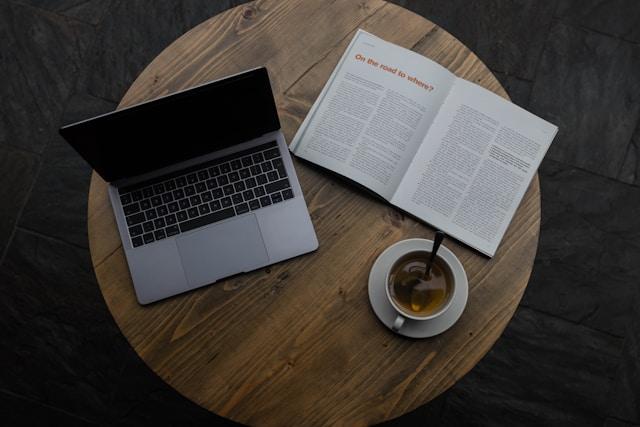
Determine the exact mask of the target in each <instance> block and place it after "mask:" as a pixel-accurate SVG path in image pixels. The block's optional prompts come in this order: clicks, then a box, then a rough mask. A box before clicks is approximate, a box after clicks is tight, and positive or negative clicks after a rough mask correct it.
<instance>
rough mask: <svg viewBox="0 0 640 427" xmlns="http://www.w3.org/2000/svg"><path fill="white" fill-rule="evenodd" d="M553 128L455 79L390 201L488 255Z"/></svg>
mask: <svg viewBox="0 0 640 427" xmlns="http://www.w3.org/2000/svg"><path fill="white" fill-rule="evenodd" d="M557 130H558V128H557V127H556V126H554V125H552V124H551V123H548V122H546V121H544V120H542V119H541V118H539V117H536V116H535V115H533V114H531V113H529V112H527V111H525V110H523V109H522V108H520V107H518V106H516V105H514V104H512V103H510V102H508V101H506V100H504V99H502V98H500V97H499V96H497V95H495V94H494V93H492V92H489V91H488V90H486V89H483V88H481V87H480V86H478V85H475V84H473V83H470V82H468V81H466V80H463V79H457V80H456V82H455V84H454V86H453V88H452V90H451V93H450V94H449V96H448V98H447V99H446V101H445V103H444V105H443V106H442V108H441V110H440V112H439V113H438V116H437V117H436V119H435V121H434V123H433V125H432V126H431V128H430V129H429V132H428V133H427V136H426V137H425V139H424V142H423V143H422V145H421V147H420V149H419V150H418V152H417V153H416V156H415V158H414V159H413V162H412V163H411V165H410V166H409V168H408V170H407V172H406V174H405V176H404V178H403V180H402V182H401V184H400V186H399V187H398V190H397V191H396V194H395V195H394V197H393V199H392V200H391V202H392V203H393V204H395V205H396V206H398V207H400V208H401V209H404V210H406V211H407V212H409V213H411V214H413V215H415V216H417V217H419V218H421V219H424V220H425V221H427V222H429V223H430V224H432V225H433V226H435V227H437V228H439V229H441V230H443V231H444V232H446V233H448V234H450V235H452V236H453V237H456V238H457V239H459V240H461V241H462V242H464V243H466V244H468V245H469V246H471V247H473V248H475V249H477V250H479V251H480V252H483V253H484V254H486V255H489V256H493V255H494V254H495V251H496V249H497V248H498V245H499V244H500V241H501V240H502V237H503V235H504V233H505V231H506V229H507V227H508V225H509V223H510V222H511V219H512V218H513V215H514V214H515V211H516V209H517V207H518V205H519V204H520V200H521V199H522V197H523V195H524V193H525V191H526V190H527V187H528V186H529V183H530V182H531V179H532V178H533V175H534V174H535V172H536V170H537V168H538V166H539V165H540V162H541V161H542V158H543V157H544V155H545V153H546V152H547V149H548V148H549V145H550V144H551V141H552V140H553V138H554V136H555V134H556V132H557Z"/></svg>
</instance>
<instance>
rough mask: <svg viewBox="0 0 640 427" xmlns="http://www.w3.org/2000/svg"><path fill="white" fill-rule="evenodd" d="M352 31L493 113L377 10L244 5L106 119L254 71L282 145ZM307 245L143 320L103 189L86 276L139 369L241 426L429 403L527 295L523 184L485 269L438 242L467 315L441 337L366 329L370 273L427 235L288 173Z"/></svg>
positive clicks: (321, 180)
mask: <svg viewBox="0 0 640 427" xmlns="http://www.w3.org/2000/svg"><path fill="white" fill-rule="evenodd" d="M358 28H363V29H364V30H366V31H369V32H371V33H373V34H375V35H377V36H379V37H382V38H383V39H386V40H388V41H390V42H393V43H396V44H399V45H401V46H404V47H407V48H410V49H412V50H414V51H416V52H419V53H421V54H423V55H425V56H427V57H429V58H431V59H433V60H435V61H437V62H439V63H440V64H442V65H443V66H445V67H447V68H448V69H449V70H451V71H452V72H454V73H455V74H456V75H458V76H460V77H464V78H466V79H468V80H471V81H473V82H476V83H478V84H480V85H482V86H484V87H485V88H487V89H489V90H492V91H494V92H495V93H497V94H499V95H501V96H503V97H505V98H507V94H506V93H505V91H504V89H503V88H502V87H501V86H500V84H499V83H498V81H497V80H496V79H495V77H494V76H493V74H492V73H491V72H490V71H489V70H488V69H487V67H486V66H485V65H484V64H483V63H482V62H481V61H480V60H479V59H478V58H477V57H476V56H475V55H474V54H473V53H472V52H471V51H469V49H467V48H466V47H465V46H464V45H463V44H462V43H460V42H459V41H458V40H456V39H455V38H454V37H453V36H451V35H450V34H448V33H447V32H446V31H444V30H442V29H441V28H439V27H438V26H436V25H435V24H433V23H431V22H429V21H428V20H426V19H424V18H422V17H419V16H418V15H415V14H413V13H411V12H409V11H407V10H405V9H402V8H400V7H398V6H395V5H393V4H390V3H386V2H384V1H382V0H365V1H358V2H353V1H348V0H338V1H336V2H325V1H323V0H290V1H282V0H272V1H257V2H253V3H249V4H246V5H243V6H238V7H236V8H234V9H231V10H229V11H227V12H225V13H222V14H220V15H217V16H214V17H213V18H211V19H209V20H207V21H205V22H203V23H202V24H200V25H199V26H197V27H195V28H194V29H192V30H191V31H189V32H188V33H186V34H185V35H183V36H182V37H181V38H179V39H178V40H176V41H175V42H174V43H173V44H171V45H170V46H169V47H168V48H167V49H165V50H164V51H163V52H162V53H161V54H160V55H158V57H157V58H156V59H155V60H154V61H153V62H152V63H151V64H150V65H149V66H148V67H147V68H146V69H145V70H144V72H143V73H142V74H141V75H140V76H139V77H138V79H137V80H136V81H135V82H134V83H133V85H132V86H131V88H130V89H129V91H128V92H127V94H126V95H125V96H124V98H123V100H122V102H121V103H120V107H123V106H127V105H131V104H134V103H137V102H140V101H144V100H147V99H151V98H154V97H157V96H160V95H165V94H167V93H170V92H174V91H177V90H180V89H184V88H188V87H190V86H193V85H196V84H199V83H202V82H206V81H209V80H213V79H217V78H220V77H223V76H225V75H229V74H233V73H236V72H239V71H242V70H245V69H249V68H252V67H257V66H261V65H266V66H267V67H268V69H269V72H270V75H271V78H272V85H273V89H274V92H275V97H276V101H277V105H278V110H279V114H280V119H281V122H282V125H283V131H284V134H285V136H286V138H287V140H288V141H291V139H292V138H293V135H294V134H295V131H296V130H297V128H298V126H299V125H300V123H301V122H302V120H303V118H304V117H305V115H306V113H307V111H308V110H309V108H310V107H311V105H312V103H313V102H314V100H315V99H316V97H317V95H318V94H319V92H320V90H321V89H322V87H323V85H324V84H325V82H326V80H327V78H328V77H329V74H330V73H331V71H332V70H333V69H334V67H335V65H336V64H337V62H338V59H339V58H340V56H341V55H342V53H343V52H344V50H345V48H346V46H347V44H348V43H349V41H350V40H351V38H352V37H353V35H354V34H355V31H356V30H357V29H358ZM294 163H295V167H296V171H297V173H298V176H299V179H300V183H301V185H302V189H303V192H304V196H305V199H306V201H307V205H308V207H309V211H310V213H311V218H312V221H313V224H314V227H315V229H316V233H317V235H318V239H319V241H320V248H319V249H318V251H317V252H315V253H313V254H308V255H304V256H301V257H298V258H296V259H293V260H290V261H286V262H282V263H279V264H276V265H273V266H271V267H268V268H264V269H261V270H259V271H255V272H252V273H249V274H243V275H240V276H237V277H234V278H232V279H228V280H224V281H221V282H219V283H217V284H215V285H213V286H208V287H205V288H201V289H198V290H196V291H193V292H189V293H187V294H183V295H180V296H177V297H174V298H171V299H169V300H166V301H162V302H159V303H156V304H152V305H150V306H146V307H142V306H140V305H138V303H137V302H136V299H135V296H134V292H133V285H132V283H131V278H130V275H129V271H128V268H127V264H126V261H125V258H124V252H123V250H122V245H121V242H120V238H119V235H118V232H117V229H116V224H115V220H114V217H113V213H112V209H111V206H110V204H109V201H108V198H107V187H106V184H105V182H104V181H103V180H102V179H101V178H100V177H98V176H97V175H96V174H95V173H94V175H93V177H92V181H91V188H90V192H89V219H88V226H89V239H90V245H91V256H92V261H93V266H94V268H95V273H96V276H97V279H98V282H99V283H100V288H101V290H102V293H103V295H104V298H105V300H106V302H107V305H108V306H109V309H110V310H111V313H112V314H113V317H114V318H115V320H116V322H117V324H118V326H119V327H120V329H121V330H122V332H123V333H124V335H125V336H126V337H127V339H128V340H129V342H130V343H131V345H132V346H133V348H134V349H135V350H136V352H137V353H138V354H139V355H140V357H141V358H142V359H143V360H144V361H145V362H146V363H147V365H148V366H149V367H150V368H151V369H153V370H154V371H155V372H156V373H157V374H158V375H160V376H161V377H162V378H163V379H164V380H165V381H166V382H167V383H169V384H170V385H171V386H173V387H174V388H175V389H176V390H177V391H179V392H180V393H182V394H183V395H184V396H186V397H188V398H189V399H191V400H193V401H194V402H196V403H198V404H200V405H201V406H203V407H205V408H208V409H209V410H211V411H214V412H215V413H217V414H219V415H222V416H224V417H227V418H230V419H233V420H236V421H239V422H241V423H246V424H251V425H291V424H296V425H300V424H302V425H306V424H312V425H320V424H336V423H338V424H348V425H353V424H356V425H362V424H371V423H375V422H380V421H383V420H385V419H389V418H395V417H398V416H400V415H402V414H404V413H406V412H408V411H411V410H412V409H414V408H416V407H418V406H420V405H422V404H424V403H426V402H428V401H429V400H431V399H433V398H434V397H436V396H437V395H439V394H440V393H442V392H443V391H445V390H446V389H447V388H449V387H450V386H451V385H453V384H454V383H455V382H456V381H457V380H458V379H460V378H461V377H462V376H463V375H465V373H467V372H468V371H469V370H470V369H471V368H472V367H473V366H474V365H475V364H476V363H477V362H478V361H479V360H480V359H481V358H482V357H483V356H484V354H485V353H486V352H487V351H488V350H489V349H490V348H491V346H492V345H493V344H494V342H495V341H496V340H497V339H498V337H499V336H500V334H501V333H502V331H503V329H504V328H505V326H506V325H507V323H508V322H509V319H510V318H511V316H512V315H513V313H514V311H515V309H516V307H517V306H518V302H519V301H520V298H521V297H522V294H523V292H524V290H525V288H526V286H527V283H528V280H529V275H530V273H531V269H532V266H533V260H534V257H535V253H536V248H537V243H538V234H539V226H540V190H539V183H538V177H537V176H536V177H535V178H534V180H533V182H532V184H531V186H530V188H529V190H528V191H527V193H526V195H525V196H524V199H523V202H522V203H521V205H520V207H519V209H518V211H517V213H516V216H515V218H514V220H513V221H512V223H511V225H510V227H509V229H508V231H507V233H506V235H505V238H504V240H503V241H502V244H501V245H500V248H499V249H498V252H497V254H496V255H495V257H494V258H493V259H488V258H486V257H484V256H482V255H480V254H478V253H477V252H475V251H473V250H471V249H469V248H467V247H464V246H462V245H460V244H458V243H457V242H454V241H451V240H449V241H447V242H446V243H445V245H446V246H447V247H448V248H450V249H451V250H452V251H453V252H454V253H455V254H456V255H457V256H458V257H459V258H460V260H461V261H462V264H463V265H464V267H465V269H466V271H467V275H468V278H469V300H468V305H467V307H466V310H465V312H464V313H463V315H462V317H461V318H460V320H459V321H458V322H457V323H456V325H454V326H453V327H452V328H451V329H449V330H448V331H447V332H445V333H443V334H441V335H439V336H437V337H434V338H429V339H423V340H412V339H407V338H403V337H400V336H397V335H394V334H393V333H392V332H391V331H389V330H388V329H387V328H386V327H384V326H383V325H382V324H381V323H380V321H379V320H378V319H377V318H376V316H375V315H374V313H373V311H372V309H371V307H370V305H369V299H368V294H367V278H368V274H369V270H370V268H371V266H372V264H373V262H374V260H375V259H376V257H377V256H378V255H379V254H380V253H381V252H382V251H383V250H384V249H385V248H387V247H388V246H390V245H391V244H393V243H395V242H397V241H399V240H402V239H406V238H412V237H422V238H432V236H433V231H434V230H433V229H432V228H431V227H429V226H427V225H425V224H422V223H419V222H417V221H414V220H413V219H411V218H408V217H406V216H404V215H403V214H401V213H400V212H399V211H397V210H396V209H394V208H393V207H391V206H389V205H387V204H385V203H382V202H380V201H379V200H376V199H374V198H372V197H370V196H368V195H366V194H364V193H363V192H362V191H360V190H359V189H357V188H356V187H355V186H352V185H349V184H348V183H345V182H342V181H340V180H337V179H335V178H334V177H332V176H330V175H329V174H328V173H326V172H323V171H322V170H320V169H318V168H311V167H309V166H308V165H307V164H305V163H302V162H298V161H296V160H295V159H294Z"/></svg>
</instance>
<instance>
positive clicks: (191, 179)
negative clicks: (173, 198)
mask: <svg viewBox="0 0 640 427" xmlns="http://www.w3.org/2000/svg"><path fill="white" fill-rule="evenodd" d="M187 182H188V183H189V184H195V183H196V182H198V177H197V176H196V174H195V173H190V174H189V175H187Z"/></svg>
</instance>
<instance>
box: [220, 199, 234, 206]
mask: <svg viewBox="0 0 640 427" xmlns="http://www.w3.org/2000/svg"><path fill="white" fill-rule="evenodd" d="M220 204H222V207H223V208H228V207H229V206H231V205H232V203H231V197H225V198H224V199H222V200H220Z"/></svg>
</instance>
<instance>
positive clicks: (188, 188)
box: [184, 185, 196, 197]
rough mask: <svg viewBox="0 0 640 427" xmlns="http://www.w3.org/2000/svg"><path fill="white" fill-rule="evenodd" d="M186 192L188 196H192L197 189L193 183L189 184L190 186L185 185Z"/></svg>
mask: <svg viewBox="0 0 640 427" xmlns="http://www.w3.org/2000/svg"><path fill="white" fill-rule="evenodd" d="M184 194H185V195H186V196H187V197H191V196H193V195H194V194H196V189H195V188H194V187H193V185H188V186H186V187H184Z"/></svg>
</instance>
